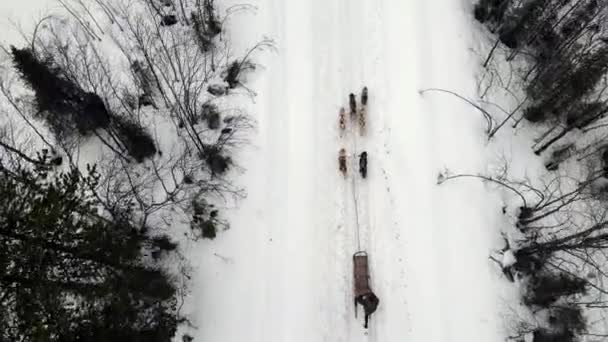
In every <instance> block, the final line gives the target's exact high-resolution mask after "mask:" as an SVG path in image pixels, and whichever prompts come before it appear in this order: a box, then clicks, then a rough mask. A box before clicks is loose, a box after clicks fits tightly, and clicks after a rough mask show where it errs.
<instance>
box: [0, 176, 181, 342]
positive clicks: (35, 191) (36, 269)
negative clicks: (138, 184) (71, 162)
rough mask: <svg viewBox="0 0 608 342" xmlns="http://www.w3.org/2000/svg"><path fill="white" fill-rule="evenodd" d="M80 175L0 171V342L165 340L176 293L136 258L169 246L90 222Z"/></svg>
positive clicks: (114, 224)
mask: <svg viewBox="0 0 608 342" xmlns="http://www.w3.org/2000/svg"><path fill="white" fill-rule="evenodd" d="M89 171H90V174H89V176H86V177H84V176H81V175H80V173H79V172H78V171H76V170H70V171H68V172H66V173H58V174H53V173H51V172H50V170H48V169H46V170H36V171H30V170H26V169H16V170H11V169H7V168H4V167H2V168H0V299H1V301H2V310H1V311H0V340H2V341H100V342H101V341H104V342H106V341H142V342H143V341H159V342H161V341H163V342H165V341H166V342H168V341H171V338H172V336H173V335H174V333H175V330H176V325H177V316H176V314H175V304H176V302H175V299H174V294H175V287H174V286H173V284H172V283H171V282H170V281H169V279H168V277H167V276H166V275H165V274H164V272H163V271H161V270H160V269H157V268H154V267H151V266H146V265H145V264H144V263H143V260H142V254H141V253H142V250H146V249H150V248H151V247H154V246H156V247H157V248H165V249H167V250H170V249H171V245H165V244H164V243H163V242H161V243H160V244H159V242H160V241H161V240H159V239H158V238H157V239H156V240H150V239H149V238H147V237H146V236H145V234H144V231H142V230H141V229H137V228H136V227H134V226H132V225H131V224H130V223H129V216H130V214H129V210H128V209H124V210H122V211H120V213H121V214H120V215H116V216H115V217H114V219H106V218H103V217H100V216H98V215H97V211H98V209H97V202H96V200H95V197H93V196H92V195H91V193H90V191H89V189H90V188H94V187H95V186H96V184H97V182H98V176H97V174H96V172H95V168H94V167H93V168H89Z"/></svg>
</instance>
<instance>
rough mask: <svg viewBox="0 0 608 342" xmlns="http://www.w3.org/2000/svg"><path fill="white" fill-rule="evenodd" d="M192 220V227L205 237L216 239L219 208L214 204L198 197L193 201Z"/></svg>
mask: <svg viewBox="0 0 608 342" xmlns="http://www.w3.org/2000/svg"><path fill="white" fill-rule="evenodd" d="M192 211H193V214H192V221H191V223H190V228H192V230H194V231H196V233H197V235H200V236H202V237H203V238H205V239H215V237H216V236H217V230H218V225H219V221H218V217H217V216H218V210H217V209H215V207H214V206H213V204H209V203H207V202H206V201H204V200H202V199H200V198H197V199H194V200H193V201H192Z"/></svg>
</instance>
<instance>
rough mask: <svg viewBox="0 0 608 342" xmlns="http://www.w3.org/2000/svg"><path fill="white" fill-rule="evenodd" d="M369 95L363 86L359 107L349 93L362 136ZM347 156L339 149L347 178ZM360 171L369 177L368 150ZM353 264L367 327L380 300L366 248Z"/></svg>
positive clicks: (342, 115) (341, 167)
mask: <svg viewBox="0 0 608 342" xmlns="http://www.w3.org/2000/svg"><path fill="white" fill-rule="evenodd" d="M367 96H368V95H367V87H363V90H362V92H361V106H360V107H359V108H357V98H356V97H355V94H353V93H351V94H349V95H348V103H349V107H350V113H349V114H350V121H351V122H357V123H358V127H359V134H360V135H361V136H363V135H365V130H366V116H367ZM346 116H347V114H346V110H345V109H344V107H342V108H340V111H339V116H338V126H339V128H340V137H344V134H345V132H346V125H347V119H346ZM346 158H347V153H346V149H344V148H341V149H340V151H338V169H339V170H340V172H341V173H342V175H343V176H344V177H345V178H346V173H347V167H346V165H347V159H346ZM359 173H360V174H361V177H362V178H366V177H367V151H363V152H361V153H360V154H359ZM353 266H354V269H353V280H354V286H353V287H354V302H355V317H356V316H357V305H361V306H362V307H363V311H364V313H365V324H364V327H365V328H366V329H367V325H368V321H369V317H370V316H371V314H373V313H374V312H375V311H376V309H377V307H378V304H379V303H380V300H379V299H378V297H377V296H376V295H375V294H374V292H373V291H372V289H371V287H370V275H369V268H368V255H367V253H366V252H365V251H364V250H360V251H357V252H355V254H354V255H353Z"/></svg>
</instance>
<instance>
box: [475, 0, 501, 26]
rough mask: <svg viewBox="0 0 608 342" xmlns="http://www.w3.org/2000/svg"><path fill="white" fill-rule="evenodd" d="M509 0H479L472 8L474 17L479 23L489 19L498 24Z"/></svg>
mask: <svg viewBox="0 0 608 342" xmlns="http://www.w3.org/2000/svg"><path fill="white" fill-rule="evenodd" d="M508 4H509V0H480V1H479V2H478V3H477V4H476V5H475V7H474V9H473V14H474V16H475V19H476V20H477V21H479V22H480V23H484V22H486V21H489V22H490V23H492V24H500V23H501V22H502V19H503V16H504V14H505V11H506V9H507V5H508Z"/></svg>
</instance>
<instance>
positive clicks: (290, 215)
mask: <svg viewBox="0 0 608 342" xmlns="http://www.w3.org/2000/svg"><path fill="white" fill-rule="evenodd" d="M255 5H257V6H258V8H259V11H258V14H257V16H256V17H255V18H253V19H251V23H249V24H251V25H256V28H255V30H253V31H255V32H258V33H267V34H269V35H271V36H272V37H274V38H276V42H277V47H278V53H277V54H276V55H273V56H269V57H268V58H265V59H264V60H263V61H261V63H262V64H264V65H265V67H266V68H265V70H263V71H262V73H263V75H262V76H261V77H260V79H259V80H257V82H256V83H255V85H254V88H255V90H256V91H258V92H259V96H258V98H257V99H256V102H257V104H256V105H255V106H254V112H255V113H256V118H257V119H258V123H259V127H258V131H257V132H256V134H255V137H254V139H253V142H254V144H253V145H254V146H253V148H251V149H250V150H248V151H247V152H246V153H244V156H243V157H242V159H241V161H242V164H243V165H244V166H246V167H247V169H248V170H247V173H246V175H245V176H244V177H243V183H244V184H245V186H246V187H247V189H248V193H249V196H248V198H247V199H246V200H245V201H243V202H242V203H241V205H240V208H239V209H238V210H237V211H235V214H234V217H233V218H232V220H231V222H232V229H231V230H229V231H227V232H224V233H222V234H221V235H220V237H219V238H218V239H216V240H215V241H212V242H205V243H204V244H203V245H201V244H200V243H198V244H193V245H191V246H190V247H189V248H190V250H189V253H190V254H191V256H192V258H191V259H192V262H193V264H194V267H195V268H194V270H195V274H194V278H193V286H194V288H193V294H192V296H191V299H189V303H188V304H187V308H186V310H185V311H186V312H187V313H188V314H190V315H191V317H193V323H194V324H195V325H197V327H198V332H196V333H195V334H196V338H197V339H196V340H200V341H221V342H242V341H249V342H256V341H259V342H299V341H307V342H309V341H328V342H339V341H343V342H352V341H383V342H388V341H425V342H446V341H487V342H491V341H502V340H503V339H502V337H501V331H500V320H501V318H500V317H498V314H497V312H498V305H497V304H498V303H497V302H498V296H497V294H496V285H495V283H496V278H497V276H496V275H495V274H494V273H493V269H492V265H491V264H490V263H489V261H488V258H487V256H488V252H489V249H490V248H491V246H492V238H493V236H495V235H496V230H497V228H496V227H495V224H496V217H495V216H496V213H497V212H499V208H498V201H496V200H495V199H494V198H492V197H488V193H487V192H486V191H485V190H484V189H483V186H482V185H481V184H478V183H476V182H466V181H465V182H455V183H453V184H449V185H446V186H442V187H438V186H437V185H436V177H437V174H438V172H439V171H440V170H441V169H442V168H443V167H444V166H449V167H450V168H453V169H454V170H458V171H470V172H479V171H483V170H484V169H485V157H484V155H485V153H486V152H485V151H484V138H483V122H482V121H481V120H480V115H479V113H476V112H475V111H474V110H473V109H472V108H470V107H468V106H467V105H465V104H463V103H461V102H459V101H458V100H456V99H455V98H451V97H448V96H447V95H443V94H438V93H427V94H425V95H424V96H421V95H420V94H419V90H421V89H424V88H431V87H440V88H445V89H450V90H454V91H458V92H459V93H461V94H463V95H469V94H473V93H474V90H475V81H474V73H475V68H476V67H477V66H476V65H477V64H476V57H475V56H474V55H472V54H471V52H470V50H469V47H470V45H471V30H472V29H473V27H472V24H471V23H472V19H471V18H470V17H469V14H468V13H469V12H470V11H469V10H470V9H469V6H470V5H469V4H468V3H467V4H465V3H463V2H461V1H457V0H424V1H414V0H410V1H403V0H374V1H372V0H332V1H326V0H324V1H321V0H310V1H291V0H289V1H286V0H258V1H257V2H255ZM251 25H245V24H244V25H243V27H242V28H241V29H240V30H242V31H243V33H246V32H248V34H249V35H253V33H251V32H249V31H252V29H251V27H252V26H251ZM235 30H239V29H238V28H235ZM257 38H259V36H258V37H257ZM364 85H366V86H368V87H369V91H370V99H369V104H368V115H367V118H368V120H367V123H368V128H367V136H366V137H364V138H358V139H357V140H356V143H355V140H354V139H353V137H352V135H351V136H350V137H345V138H340V137H339V130H338V110H339V107H340V106H347V105H348V98H347V96H348V94H349V93H350V92H356V93H357V95H359V93H360V91H361V88H362V87H363V86H364ZM349 125H351V127H352V124H351V123H350V122H349ZM341 147H345V148H346V149H347V152H348V154H349V156H350V159H349V164H348V165H349V172H348V173H349V178H348V179H347V180H344V179H343V178H342V175H341V174H340V173H339V171H338V162H337V156H338V155H337V153H338V150H339V149H340V148H341ZM363 150H367V151H368V153H369V173H368V178H367V180H361V179H360V176H359V174H358V172H357V169H358V167H357V155H358V153H360V152H362V151H363ZM350 177H355V179H354V181H353V179H352V178H350ZM355 184H356V186H354V185H355ZM353 191H354V192H355V195H356V198H357V205H358V208H359V214H360V217H359V223H360V227H361V244H362V248H363V249H365V250H366V251H367V252H368V253H369V256H370V270H371V275H372V287H373V289H374V291H375V292H376V293H377V295H378V296H379V298H380V306H379V308H378V311H377V312H376V313H375V314H374V315H373V316H372V318H371V321H370V329H369V330H367V334H366V331H365V330H364V329H363V327H362V325H363V322H362V315H359V318H358V320H355V318H354V304H353V298H352V254H353V253H354V252H355V251H356V250H357V243H356V241H357V240H356V236H355V229H354V228H355V224H356V217H355V207H354V206H355V203H354V201H353V199H352V194H353Z"/></svg>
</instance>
